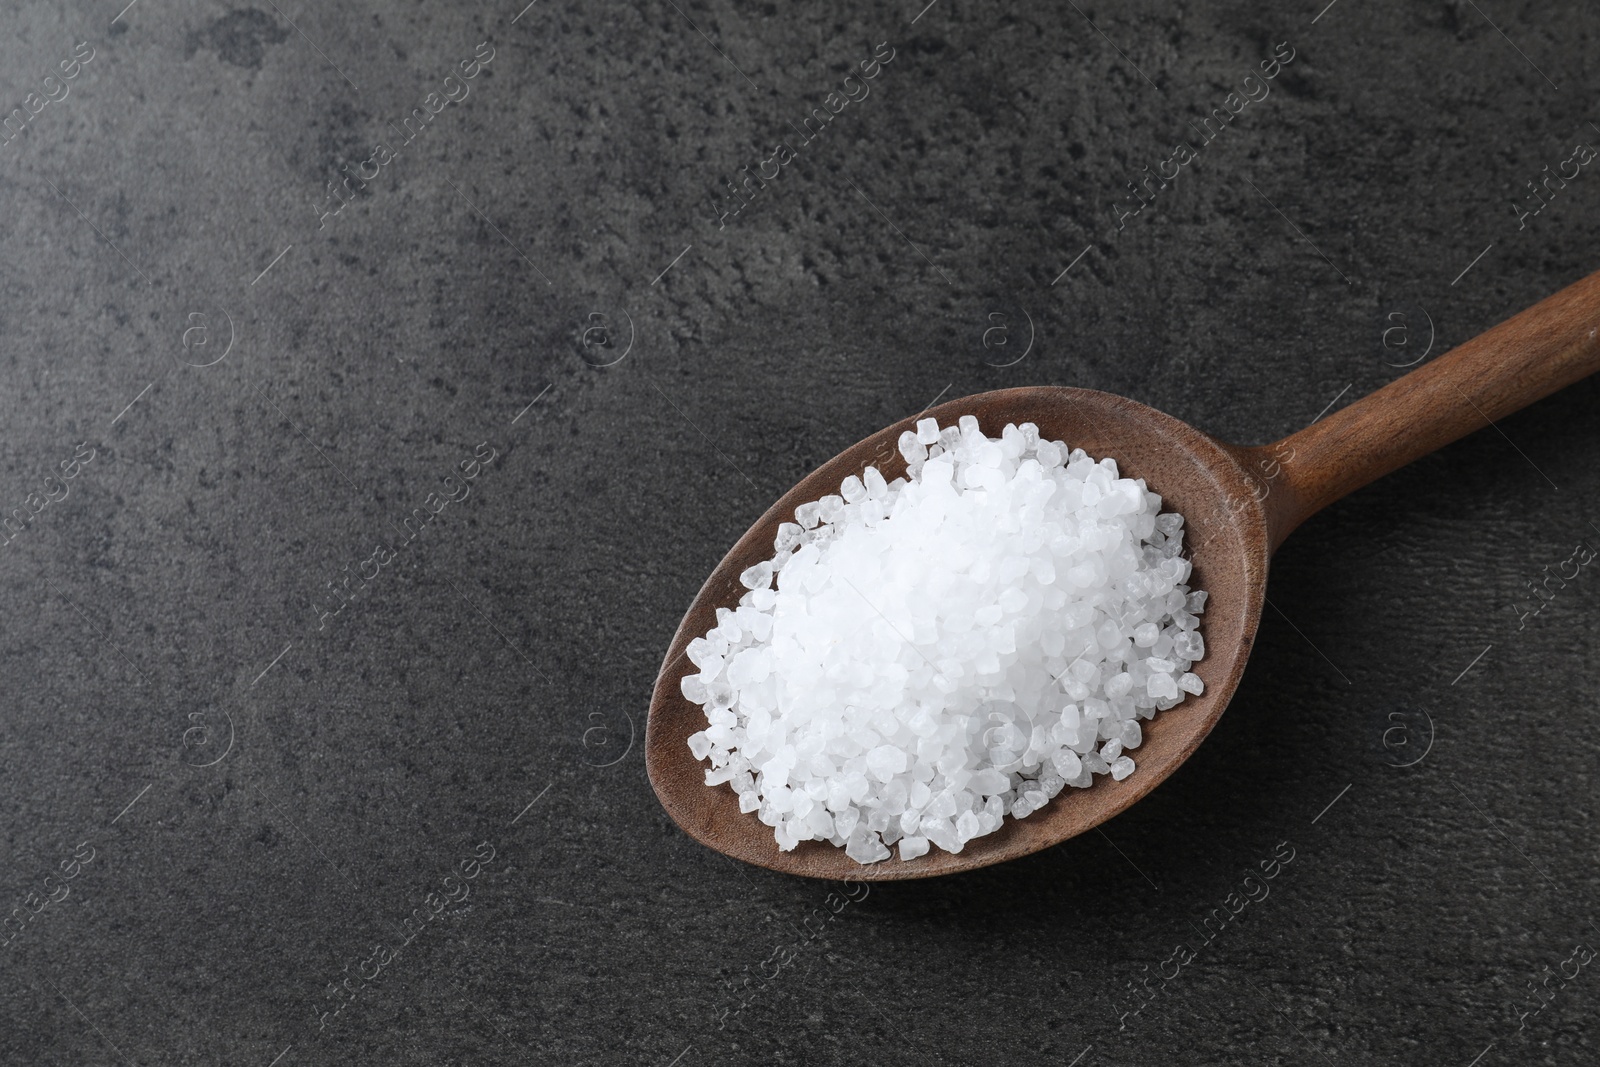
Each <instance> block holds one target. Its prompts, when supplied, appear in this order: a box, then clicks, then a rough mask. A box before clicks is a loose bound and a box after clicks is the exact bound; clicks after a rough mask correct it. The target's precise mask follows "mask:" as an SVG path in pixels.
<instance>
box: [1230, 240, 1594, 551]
mask: <svg viewBox="0 0 1600 1067" xmlns="http://www.w3.org/2000/svg"><path fill="white" fill-rule="evenodd" d="M1597 370H1600V272H1597V273H1595V274H1591V275H1589V276H1588V277H1587V278H1584V279H1583V280H1582V281H1580V282H1577V283H1575V284H1573V285H1570V286H1568V287H1567V288H1565V289H1563V290H1561V291H1560V292H1559V293H1556V294H1555V295H1554V296H1551V297H1547V298H1546V299H1544V300H1542V301H1540V302H1539V303H1537V304H1535V305H1534V306H1533V307H1531V308H1529V309H1528V310H1526V311H1524V312H1522V313H1520V314H1518V315H1517V316H1515V317H1514V318H1511V319H1508V320H1506V321H1505V322H1503V323H1501V324H1500V325H1498V326H1496V327H1495V328H1494V329H1492V330H1489V331H1488V332H1487V333H1484V334H1481V335H1479V336H1478V337H1475V338H1473V339H1472V340H1470V341H1468V342H1466V343H1465V344H1463V345H1461V346H1459V347H1457V348H1455V349H1452V350H1451V351H1450V352H1447V353H1446V354H1444V355H1442V356H1440V357H1439V358H1438V359H1435V360H1434V361H1432V362H1431V363H1428V364H1425V365H1424V366H1422V367H1419V368H1418V369H1417V370H1414V371H1412V372H1411V373H1410V374H1408V375H1406V376H1405V377H1404V378H1400V379H1398V380H1396V381H1393V382H1390V383H1389V384H1388V385H1386V386H1384V387H1383V388H1382V389H1379V390H1378V391H1377V392H1375V393H1372V394H1370V395H1369V396H1366V397H1363V398H1362V399H1360V400H1358V401H1356V402H1355V403H1354V404H1351V405H1349V406H1348V407H1346V408H1344V409H1343V410H1341V411H1338V412H1335V413H1334V414H1332V415H1330V416H1328V417H1327V418H1325V419H1321V420H1319V421H1317V422H1315V423H1313V424H1312V425H1310V426H1308V427H1306V428H1305V429H1303V430H1301V431H1300V432H1299V433H1295V434H1291V435H1290V436H1288V437H1285V438H1284V439H1283V440H1281V441H1278V442H1276V443H1274V444H1271V445H1261V446H1258V447H1255V448H1243V449H1239V450H1238V451H1239V454H1240V458H1241V459H1242V460H1243V461H1244V462H1245V464H1246V467H1247V469H1248V470H1250V471H1251V472H1252V473H1257V472H1261V473H1259V474H1258V477H1259V478H1260V480H1261V481H1262V483H1263V485H1264V491H1265V493H1266V500H1265V505H1266V509H1267V523H1268V527H1269V530H1270V532H1271V537H1272V547H1273V548H1277V547H1278V545H1280V544H1282V543H1283V539H1284V538H1285V537H1287V536H1289V534H1290V532H1291V531H1293V530H1294V528H1295V527H1297V526H1299V525H1300V524H1301V523H1302V522H1304V521H1305V520H1306V519H1308V518H1310V517H1311V516H1312V515H1314V514H1316V513H1317V512H1318V511H1320V510H1321V509H1322V508H1325V507H1327V506H1328V505H1329V504H1331V503H1333V502H1334V501H1335V500H1338V499H1339V498H1340V497H1343V496H1344V495H1345V494H1347V493H1351V492H1354V491H1355V490H1357V489H1360V488H1361V487H1362V486H1364V485H1366V484H1367V483H1368V482H1371V481H1374V480H1375V479H1377V478H1380V477H1382V476H1383V475H1385V474H1388V473H1389V472H1390V471H1392V470H1395V469H1397V468H1399V467H1403V466H1405V465H1406V464H1407V463H1410V462H1411V461H1412V460H1415V459H1420V458H1421V457H1422V456H1425V455H1427V454H1428V453H1430V452H1432V451H1434V450H1435V449H1438V448H1443V447H1444V446H1445V445H1447V444H1449V443H1450V442H1451V441H1454V440H1456V439H1457V438H1459V437H1465V436H1466V435H1467V434H1469V433H1472V432H1473V431H1474V430H1481V429H1484V428H1486V427H1487V426H1488V425H1489V424H1490V422H1491V421H1498V420H1500V419H1502V418H1504V417H1505V416H1507V415H1510V414H1511V413H1512V412H1514V411H1518V410H1520V409H1522V408H1524V407H1526V406H1527V405H1529V404H1531V403H1533V402H1534V401H1535V400H1538V399H1540V398H1542V397H1545V396H1548V395H1550V394H1551V393H1553V392H1555V391H1556V390H1557V389H1561V388H1563V387H1565V386H1568V385H1571V384H1572V383H1573V382H1576V381H1578V380H1579V379H1581V378H1584V377H1587V376H1588V375H1590V374H1593V373H1594V372H1595V371H1597Z"/></svg>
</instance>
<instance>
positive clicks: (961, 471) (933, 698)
mask: <svg viewBox="0 0 1600 1067" xmlns="http://www.w3.org/2000/svg"><path fill="white" fill-rule="evenodd" d="M898 444H899V449H900V454H901V456H902V457H903V458H904V459H905V460H906V462H907V477H906V478H903V479H902V478H896V479H894V480H893V481H892V482H891V481H886V480H885V478H884V477H883V475H882V473H881V472H880V471H878V470H877V469H875V468H872V467H869V468H867V469H866V470H865V471H863V472H862V474H861V475H859V476H858V475H851V476H850V477H848V478H846V479H845V480H844V482H843V483H842V484H841V485H840V487H839V492H838V493H837V494H829V495H827V496H824V497H823V498H822V499H821V500H817V501H811V502H809V503H806V504H802V505H801V506H800V507H799V508H797V509H796V511H795V522H792V523H783V524H782V525H780V527H779V529H778V534H777V538H776V541H775V542H774V546H773V548H774V555H773V557H772V559H770V560H768V561H765V562H762V563H758V564H756V565H755V566H752V567H750V568H748V569H747V570H745V571H744V572H743V573H742V574H741V575H740V582H741V584H742V585H743V586H744V590H745V591H744V593H743V596H742V597H741V599H740V601H739V603H738V605H737V606H736V607H733V608H720V609H718V612H717V625H716V626H715V627H713V628H712V629H711V631H710V632H708V633H707V634H706V635H705V636H704V637H700V638H696V639H695V640H693V641H691V642H690V643H689V649H688V656H689V659H690V660H691V661H692V662H693V663H694V665H695V666H696V667H697V668H698V673H695V674H690V675H688V676H686V677H685V678H684V679H683V680H682V682H681V683H680V684H681V688H682V691H683V694H684V697H685V698H686V699H688V700H691V701H693V702H694V703H697V704H700V705H702V706H703V707H704V708H705V711H706V720H707V724H708V726H707V729H705V730H702V731H700V732H698V733H695V734H694V735H693V736H691V737H690V738H689V748H690V751H691V753H692V754H693V755H694V757H695V759H696V760H709V762H710V766H709V768H708V770H707V781H708V783H710V784H713V785H722V784H726V785H727V786H728V787H729V788H731V789H733V790H735V792H737V794H738V796H739V807H740V810H741V811H744V812H748V813H754V814H755V816H756V817H757V818H759V819H760V821H761V822H762V823H764V824H765V825H767V826H769V827H772V829H773V836H774V838H775V839H776V841H777V842H778V846H779V848H781V849H785V850H787V849H792V848H794V847H796V846H797V845H798V844H799V843H800V842H801V841H811V840H822V841H828V842H830V843H831V844H833V845H835V846H837V847H842V848H844V849H845V852H846V854H847V855H848V856H850V858H851V859H853V860H855V861H856V862H858V863H863V864H865V863H876V862H879V861H881V860H885V859H888V858H889V857H890V855H891V851H890V847H889V846H892V845H896V844H898V846H899V851H900V859H901V860H909V859H915V858H916V857H917V856H920V855H923V854H925V853H926V852H927V851H928V850H929V848H930V847H932V846H936V847H938V848H941V849H943V850H945V851H947V852H960V851H961V850H962V849H963V848H965V847H966V844H967V842H968V841H971V840H972V839H974V838H976V837H981V836H983V835H984V834H990V833H993V832H995V831H996V830H998V829H999V828H1000V826H1001V824H1002V821H1003V819H1004V817H1005V816H1007V815H1010V816H1011V817H1012V818H1019V819H1020V818H1025V817H1027V816H1028V815H1030V814H1032V813H1033V812H1035V811H1038V810H1039V809H1041V808H1043V807H1045V806H1046V805H1048V804H1049V802H1050V800H1051V798H1053V797H1055V796H1056V795H1057V794H1058V793H1060V792H1061V791H1062V790H1063V789H1065V788H1068V787H1071V788H1077V789H1082V788H1086V787H1088V786H1090V785H1091V784H1092V783H1093V780H1094V776H1095V775H1099V774H1108V773H1109V774H1110V775H1111V776H1112V777H1113V778H1115V779H1116V780H1118V781H1121V780H1122V779H1124V778H1127V777H1128V776H1129V775H1131V774H1133V773H1134V761H1133V760H1132V759H1131V758H1130V757H1129V756H1128V755H1127V754H1126V752H1127V751H1128V750H1133V749H1137V748H1138V747H1139V745H1140V744H1141V743H1142V741H1143V730H1142V728H1141V726H1140V722H1139V720H1140V719H1148V718H1151V717H1152V716H1154V715H1155V714H1156V712H1157V711H1158V710H1163V709H1167V708H1171V707H1173V706H1174V705H1176V704H1177V703H1178V702H1179V701H1181V700H1182V699H1183V698H1184V696H1185V695H1186V694H1188V695H1197V694H1199V693H1201V692H1202V691H1203V690H1204V685H1203V683H1202V682H1201V680H1200V678H1199V677H1198V676H1197V675H1195V674H1194V673H1192V672H1191V671H1190V667H1191V666H1193V664H1194V663H1195V662H1196V661H1198V660H1199V659H1200V658H1201V657H1202V656H1203V655H1204V653H1205V642H1204V641H1203V639H1202V638H1201V636H1200V634H1199V633H1198V631H1197V627H1198V625H1199V619H1198V615H1199V614H1200V613H1201V612H1202V611H1203V610H1204V609H1205V599H1206V595H1205V593H1204V592H1203V591H1199V590H1195V591H1191V590H1190V589H1189V588H1188V586H1187V585H1186V584H1185V583H1186V582H1187V581H1188V578H1189V571H1190V566H1189V562H1188V561H1187V560H1185V559H1183V558H1182V556H1181V554H1180V553H1181V551H1182V548H1183V518H1182V516H1180V515H1177V514H1175V513H1172V512H1162V511H1161V510H1160V509H1161V498H1160V497H1159V496H1158V495H1156V494H1155V493H1152V492H1149V491H1148V489H1147V488H1146V486H1145V484H1144V482H1143V480H1142V479H1139V480H1136V479H1128V478H1123V477H1121V475H1120V473H1119V472H1118V470H1117V465H1116V463H1115V461H1114V460H1111V459H1104V460H1100V461H1096V460H1094V459H1092V458H1090V457H1089V456H1088V455H1086V454H1085V453H1084V452H1083V451H1082V450H1080V449H1072V448H1069V447H1068V446H1067V445H1065V444H1064V443H1062V442H1060V441H1046V440H1042V439H1041V438H1040V436H1039V431H1038V427H1036V426H1034V425H1033V424H1031V423H1024V424H1023V425H1021V426H1007V427H1005V428H1004V430H1003V431H1002V433H1001V436H1000V437H999V438H989V437H986V436H985V435H984V434H983V433H982V432H981V431H980V429H979V426H978V421H977V419H976V418H973V417H972V416H963V417H962V419H961V420H960V422H959V424H958V425H957V426H946V427H943V428H942V429H941V428H940V427H939V425H938V423H937V422H936V421H935V420H933V419H923V420H921V421H919V422H918V423H917V426H916V430H915V431H914V432H913V431H907V432H906V433H904V434H902V435H901V437H900V440H899V442H898ZM774 578H776V580H777V581H776V585H777V587H776V588H775V589H774V588H773V579H774Z"/></svg>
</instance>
